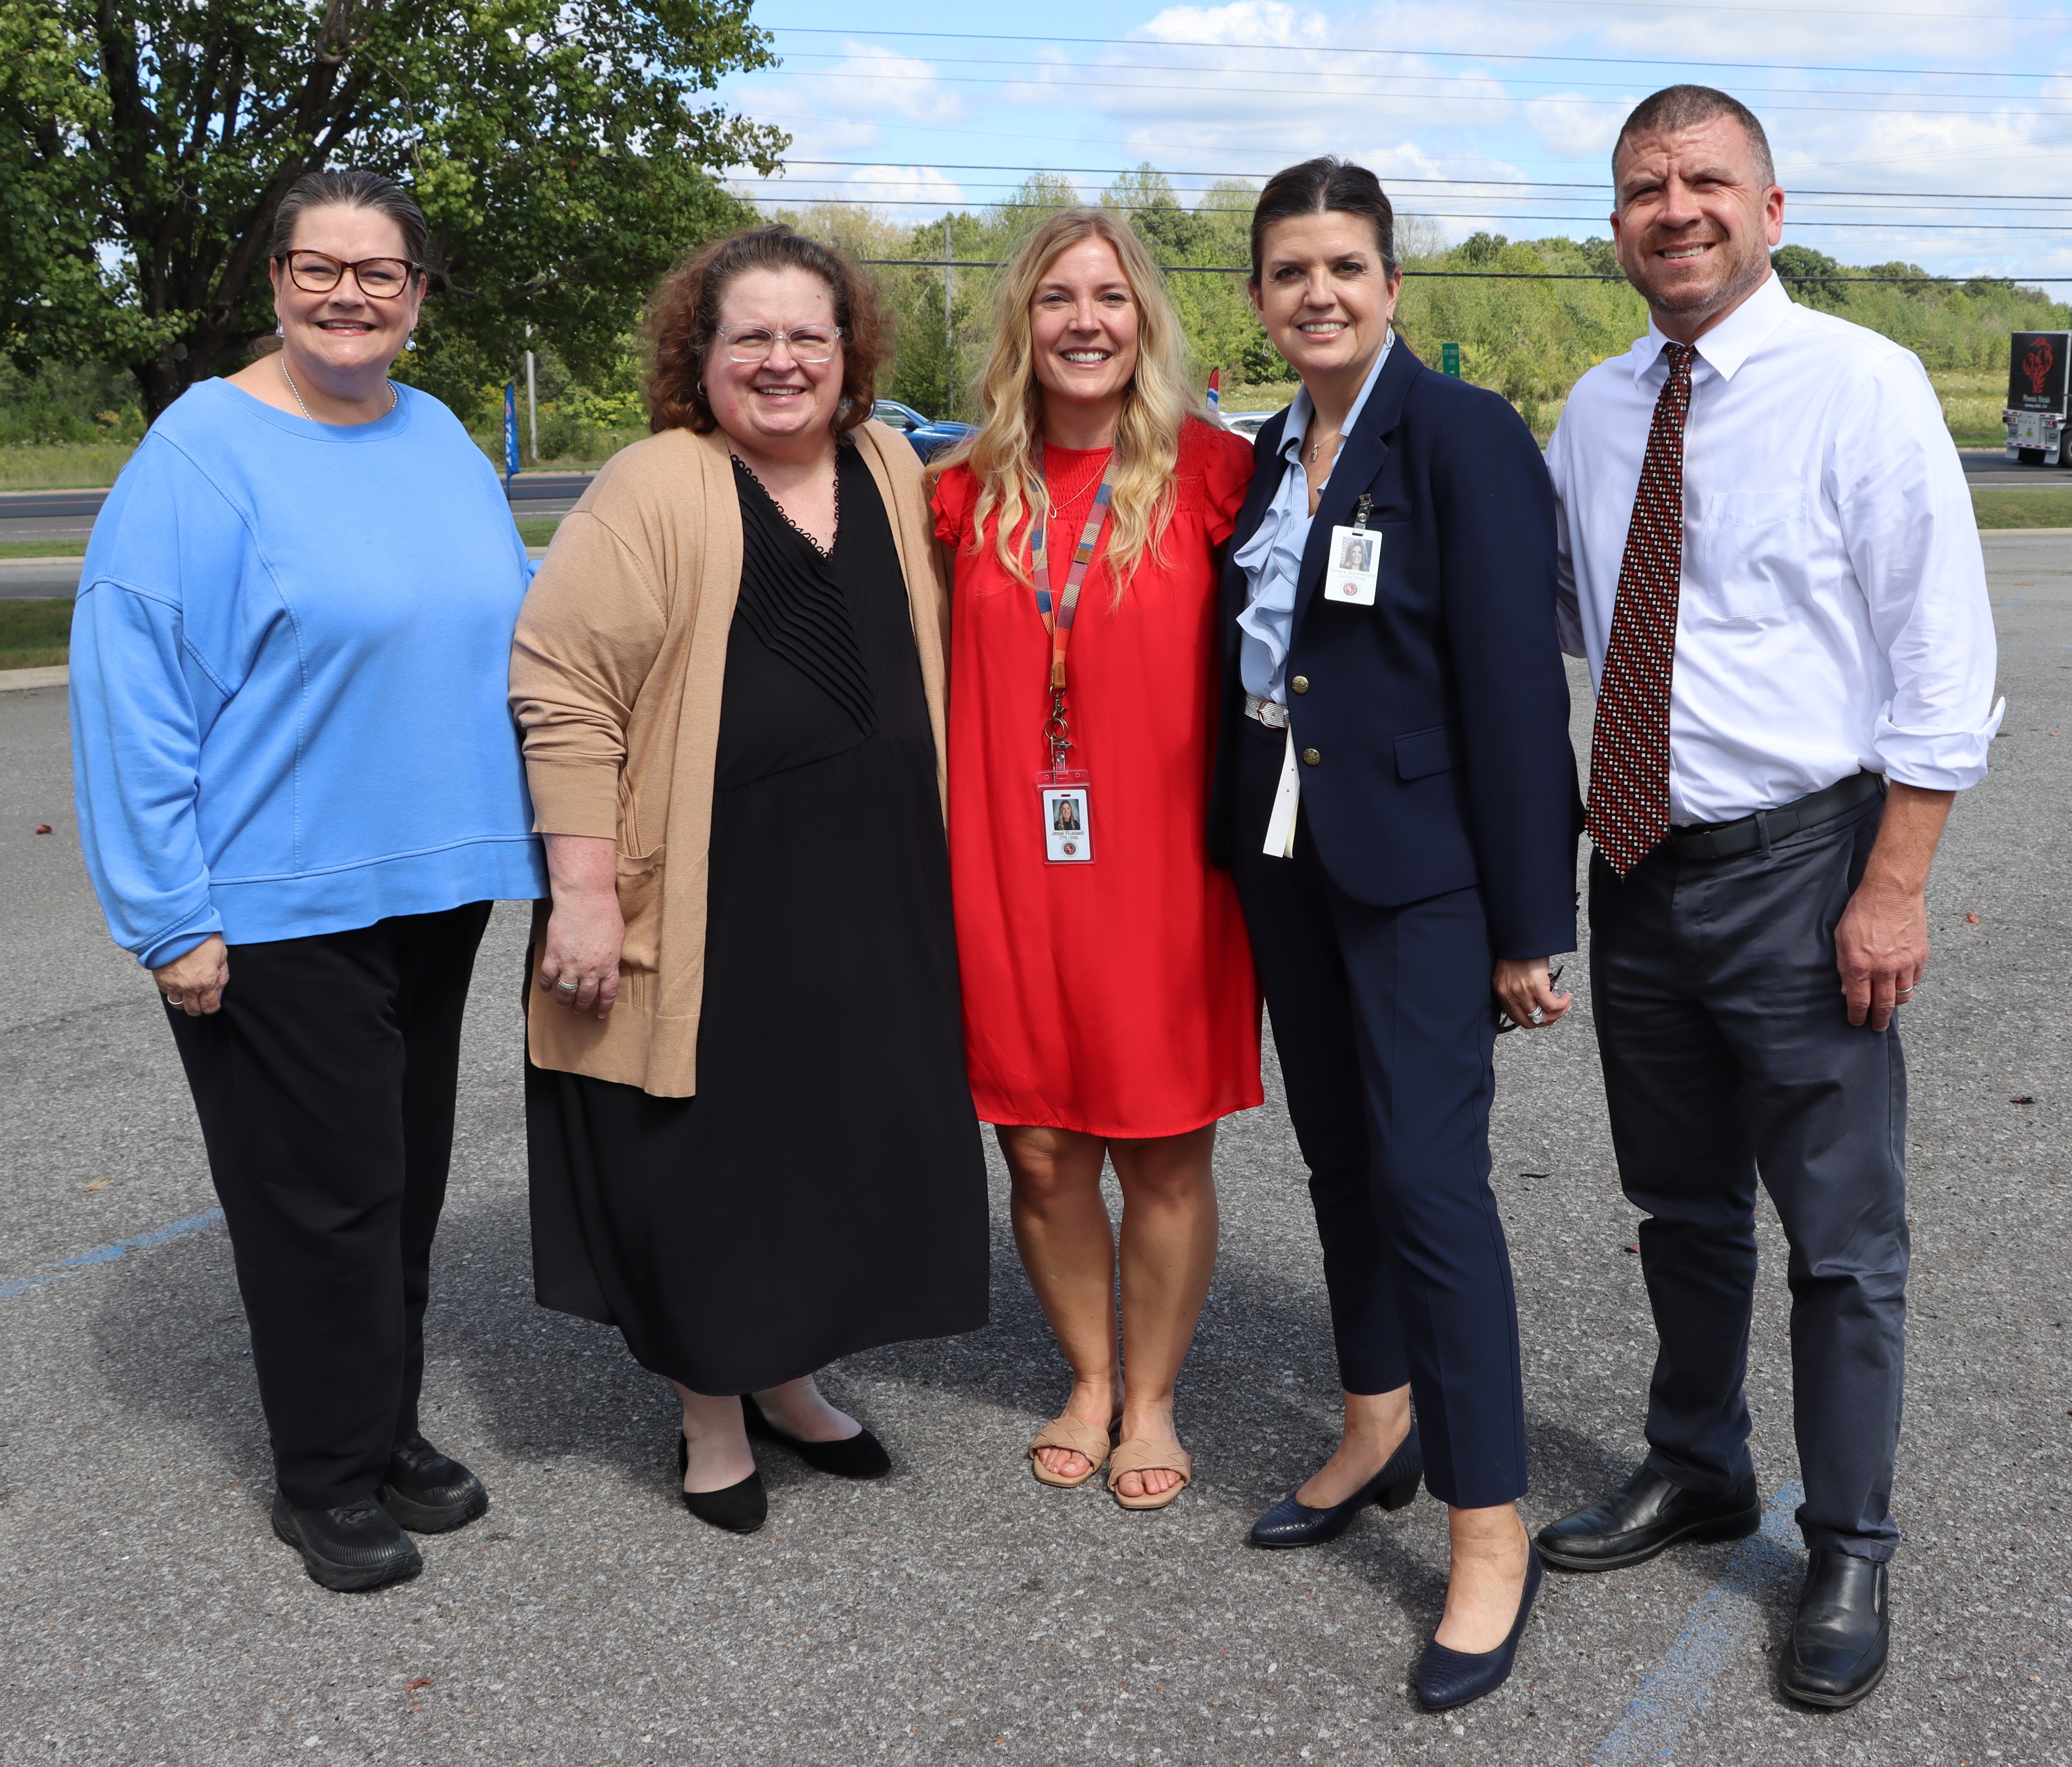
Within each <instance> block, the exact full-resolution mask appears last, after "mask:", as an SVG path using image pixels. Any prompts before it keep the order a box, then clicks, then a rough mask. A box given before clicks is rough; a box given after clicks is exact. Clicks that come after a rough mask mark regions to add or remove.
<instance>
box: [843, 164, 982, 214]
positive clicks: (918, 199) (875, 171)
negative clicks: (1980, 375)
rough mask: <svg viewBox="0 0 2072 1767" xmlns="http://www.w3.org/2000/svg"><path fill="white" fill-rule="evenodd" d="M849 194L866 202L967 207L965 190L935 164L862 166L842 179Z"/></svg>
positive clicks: (844, 192) (846, 193) (844, 191)
mask: <svg viewBox="0 0 2072 1767" xmlns="http://www.w3.org/2000/svg"><path fill="white" fill-rule="evenodd" d="M841 191H842V194H843V195H846V196H857V197H861V199H863V200H864V201H865V202H867V203H941V204H942V205H943V207H944V208H963V207H964V190H963V188H962V187H961V186H960V185H959V184H958V183H957V182H956V179H952V178H947V177H945V176H944V175H943V174H942V173H940V172H939V171H936V170H935V167H934V166H858V167H857V169H856V170H855V171H853V172H852V173H850V174H849V176H848V177H847V178H846V179H843V180H842V183H841Z"/></svg>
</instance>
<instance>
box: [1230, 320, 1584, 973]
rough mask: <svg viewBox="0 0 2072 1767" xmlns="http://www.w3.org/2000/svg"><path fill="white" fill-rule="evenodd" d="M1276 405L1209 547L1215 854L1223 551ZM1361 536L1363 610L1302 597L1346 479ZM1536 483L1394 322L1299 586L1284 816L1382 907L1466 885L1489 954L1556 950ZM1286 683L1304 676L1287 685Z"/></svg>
mask: <svg viewBox="0 0 2072 1767" xmlns="http://www.w3.org/2000/svg"><path fill="white" fill-rule="evenodd" d="M1287 416H1288V414H1287V413H1285V412H1283V413H1281V415H1280V416H1278V417H1275V418H1274V419H1273V420H1272V421H1271V422H1269V423H1268V424H1267V425H1265V426H1264V428H1263V429H1260V432H1259V438H1258V451H1259V461H1260V470H1259V471H1258V473H1257V475H1256V476H1255V477H1254V478H1253V479H1252V491H1251V494H1250V495H1248V497H1247V498H1246V499H1245V503H1244V508H1243V509H1242V510H1241V511H1240V512H1239V515H1238V521H1237V529H1236V532H1235V533H1234V534H1233V535H1232V536H1231V540H1230V541H1229V544H1228V548H1227V551H1226V552H1225V553H1224V565H1223V583H1222V596H1221V603H1222V605H1221V607H1220V609H1219V618H1220V619H1221V621H1222V635H1223V656H1222V661H1223V669H1222V683H1223V686H1222V697H1223V704H1222V706H1221V709H1220V717H1219V724H1218V742H1217V757H1216V767H1215V782H1214V784H1213V787H1212V788H1211V803H1210V809H1209V853H1210V857H1211V858H1212V859H1213V860H1214V861H1215V862H1216V863H1217V864H1219V865H1227V864H1229V862H1230V857H1231V841H1232V838H1233V836H1232V833H1231V829H1232V825H1233V821H1234V816H1233V806H1232V804H1231V791H1232V784H1231V780H1232V774H1233V766H1232V750H1233V745H1234V744H1235V742H1237V741H1239V740H1246V739H1248V738H1246V737H1245V733H1244V731H1243V730H1242V729H1241V728H1240V727H1239V721H1241V720H1242V719H1243V717H1244V681H1243V679H1242V677H1241V676H1240V674H1239V668H1238V648H1239V638H1240V633H1239V628H1238V624H1237V616H1238V615H1239V613H1241V612H1242V611H1243V610H1244V606H1245V603H1246V601H1247V599H1248V588H1247V585H1246V581H1245V574H1244V572H1243V571H1242V570H1240V569H1239V568H1238V566H1237V564H1236V562H1235V555H1236V553H1237V551H1238V549H1239V548H1240V547H1241V546H1243V545H1244V543H1245V542H1246V541H1247V540H1249V539H1250V538H1251V537H1252V534H1253V533H1254V532H1256V529H1257V528H1258V527H1259V524H1260V518H1261V517H1262V516H1264V514H1265V512H1266V509H1267V507H1268V504H1270V503H1272V500H1273V497H1274V494H1275V492H1276V490H1277V489H1278V488H1279V486H1280V483H1281V464H1282V463H1281V460H1280V458H1279V449H1280V446H1281V434H1282V431H1283V429H1284V428H1285V425H1286V422H1287ZM1363 492H1366V493H1367V494H1368V495H1371V497H1372V499H1373V503H1372V506H1371V508H1370V510H1369V512H1368V514H1367V526H1368V527H1369V528H1371V529H1373V530H1375V532H1378V533H1379V534H1380V535H1381V536H1382V544H1381V574H1380V581H1379V590H1378V592H1377V594H1376V596H1375V604H1374V606H1371V607H1361V606H1347V605H1345V604H1343V603H1334V602H1326V601H1325V600H1324V599H1323V598H1322V597H1321V596H1320V595H1319V594H1318V593H1317V590H1318V582H1319V581H1320V580H1321V579H1322V576H1323V573H1324V565H1325V562H1326V554H1327V553H1328V552H1329V549H1330V538H1331V529H1332V528H1334V527H1336V526H1338V525H1340V524H1346V525H1350V523H1351V521H1352V520H1353V509H1354V506H1355V503H1357V502H1358V500H1359V497H1360V495H1361V493H1363ZM1555 544H1556V542H1555V531H1554V487H1553V484H1552V481H1551V480H1550V479H1549V478H1548V473H1547V466H1546V462H1544V460H1543V459H1542V458H1540V449H1539V446H1538V445H1537V444H1536V443H1535V442H1534V441H1533V439H1532V434H1531V431H1530V430H1529V429H1527V428H1526V426H1525V425H1524V423H1523V421H1522V420H1521V419H1520V418H1519V415H1518V413H1516V412H1515V411H1514V410H1513V409H1511V406H1510V405H1509V404H1508V403H1507V401H1504V400H1503V399H1502V398H1500V397H1498V396H1497V395H1496V394H1495V393H1494V392H1486V391H1484V390H1483V389H1482V388H1479V387H1473V386H1470V385H1468V384H1466V383H1465V382H1462V381H1459V380H1453V379H1451V378H1449V376H1445V375H1442V374H1435V373H1433V372H1432V370H1431V369H1429V368H1426V367H1425V366H1424V364H1423V363H1421V362H1420V361H1419V360H1417V358H1416V356H1414V355H1412V354H1411V353H1410V351H1409V349H1408V347H1407V346H1406V345H1405V344H1404V342H1403V340H1402V339H1400V338H1398V339H1396V347H1395V348H1394V349H1393V350H1392V351H1390V352H1389V357H1388V361H1387V364H1386V365H1385V366H1384V367H1383V369H1382V372H1381V377H1380V379H1379V380H1377V381H1376V382H1375V387H1374V390H1373V392H1371V393H1370V394H1369V395H1368V397H1367V404H1366V405H1365V407H1364V408H1363V409H1362V411H1361V413H1360V416H1359V422H1358V424H1357V425H1355V427H1354V429H1353V432H1352V434H1350V435H1349V436H1348V437H1346V439H1345V444H1344V446H1343V447H1342V448H1341V449H1340V450H1339V453H1338V461H1337V463H1336V464H1335V465H1334V466H1333V468H1332V470H1331V477H1330V483H1328V484H1327V485H1326V487H1324V494H1323V496H1322V499H1321V500H1320V501H1319V503H1318V506H1317V515H1316V519H1315V520H1314V521H1313V523H1312V524H1310V528H1309V544H1308V546H1307V548H1306V549H1305V551H1304V553H1303V554H1302V569H1301V578H1300V580H1299V581H1298V583H1297V590H1296V598H1295V617H1294V624H1293V640H1292V643H1291V646H1290V648H1289V658H1288V668H1287V680H1288V683H1289V692H1288V709H1289V719H1290V721H1291V723H1292V725H1293V729H1294V732H1295V746H1296V748H1297V750H1299V751H1301V752H1302V753H1303V754H1304V755H1305V757H1306V756H1307V755H1309V754H1315V755H1316V757H1317V759H1316V762H1315V763H1314V764H1313V765H1308V764H1305V765H1302V766H1301V769H1300V770H1301V780H1302V800H1301V817H1302V819H1303V820H1304V821H1305V822H1306V823H1307V824H1308V825H1309V832H1310V836H1311V838H1312V839H1313V840H1314V841H1315V842H1316V846H1317V853H1318V857H1319V858H1320V859H1322V861H1323V865H1324V869H1326V872H1327V873H1329V874H1330V878H1331V881H1333V882H1334V884H1336V885H1337V886H1338V888H1339V889H1341V890H1343V891H1345V893H1346V894H1347V895H1349V896H1350V897H1352V898H1355V900H1357V901H1359V902H1367V903H1370V904H1371V905H1372V906H1376V907H1385V908H1386V907H1398V906H1402V905H1404V903H1407V902H1421V901H1423V900H1424V898H1427V897H1429V896H1436V895H1438V894H1441V893H1443V892H1445V891H1446V890H1463V889H1466V888H1467V887H1469V886H1470V885H1479V886H1481V890H1482V902H1483V905H1484V910H1485V911H1486V914H1488V917H1489V927H1490V940H1491V943H1492V946H1493V947H1494V952H1495V955H1498V956H1499V957H1517V958H1523V957H1545V956H1548V955H1552V954H1553V953H1554V952H1556V951H1572V950H1573V949H1574V948H1575V945H1576V839H1577V835H1578V834H1579V833H1580V832H1581V828H1582V824H1583V816H1582V805H1581V800H1580V799H1579V798H1578V796H1577V791H1576V758H1575V754H1574V751H1573V750H1572V748H1571V746H1570V745H1569V742H1568V676H1567V674H1566V672H1564V668H1563V665H1562V661H1561V647H1560V639H1558V638H1557V636H1556V631H1555V620H1554V595H1555V575H1556V553H1555ZM1297 677H1300V678H1301V680H1302V681H1303V682H1305V683H1306V686H1305V687H1304V688H1297Z"/></svg>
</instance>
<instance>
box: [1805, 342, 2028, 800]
mask: <svg viewBox="0 0 2072 1767" xmlns="http://www.w3.org/2000/svg"><path fill="white" fill-rule="evenodd" d="M1828 471H1829V472H1830V474H1831V491H1832V493H1833V495H1834V498H1835V501H1836V507H1837V508H1838V509H1839V510H1840V516H1841V525H1842V532H1843V536H1844V543H1845V544H1846V545H1847V547H1848V553H1849V557H1850V561H1851V563H1852V565H1853V566H1854V569H1855V572H1856V580H1857V581H1858V582H1859V583H1860V585H1861V586H1862V588H1863V592H1864V598H1865V599H1866V600H1867V602H1868V604H1869V608H1870V620H1871V627H1872V630H1873V632H1874V633H1875V635H1876V636H1877V642H1878V643H1879V645H1880V646H1881V648H1882V649H1883V651H1884V652H1885V660H1886V661H1887V664H1889V668H1890V670H1891V673H1892V683H1893V688H1892V697H1891V699H1890V701H1889V702H1888V703H1887V704H1886V705H1885V706H1884V707H1883V708H1882V709H1881V711H1880V713H1879V715H1878V718H1877V726H1876V729H1875V732H1874V734H1873V738H1872V740H1873V743H1874V744H1875V746H1876V747H1877V754H1878V756H1879V758H1880V759H1881V762H1883V764H1884V770H1885V776H1886V777H1887V778H1888V779H1891V780H1893V781H1894V782H1895V783H1898V784H1901V785H1911V786H1918V787H1923V788H1925V789H1927V790H1930V791H1963V790H1965V789H1966V788H1967V787H1971V786H1974V785H1976V784H1977V783H1979V780H1981V779H1984V777H1985V775H1986V757H1987V751H1988V748H1989V746H1990V745H1991V744H1992V739H1993V737H1994V735H1995V734H1996V732H1997V731H1998V730H1999V729H2000V718H2001V716H2002V714H2003V713H2004V711H2005V709H2006V702H2005V701H1998V702H1997V703H1996V701H1995V699H1994V697H1993V681H1994V676H1995V672H1996V668H1997V667H1998V664H1999V646H1998V643H1997V642H1996V639H1995V637H1994V635H1993V619H1992V604H1991V602H1990V600H1989V598H1988V594H1987V590H1986V569H1985V557H1984V553H1983V551H1982V550H1981V549H1980V546H1979V529H1978V522H1977V520H1976V518H1975V516H1974V514H1973V512H1972V508H1971V491H1970V489H1969V487H1967V486H1966V484H1965V483H1964V472H1963V463H1962V462H1960V461H1959V459H1958V458H1957V451H1956V449H1955V446H1954V445H1953V444H1952V442H1951V439H1950V433H1949V430H1948V429H1947V426H1946V425H1945V424H1944V423H1943V421H1942V409H1941V406H1940V405H1939V403H1938V401H1937V398H1936V396H1935V392H1934V388H1933V387H1931V386H1930V384H1929V380H1928V376H1927V375H1926V372H1924V371H1923V370H1922V367H1921V365H1920V364H1919V363H1918V361H1916V360H1914V358H1912V357H1911V356H1908V357H1904V358H1896V359H1893V360H1889V361H1887V362H1885V363H1884V364H1880V366H1879V368H1877V371H1876V372H1873V374H1871V375H1869V376H1867V377H1866V378H1865V379H1864V380H1863V381H1862V382H1861V383H1860V384H1859V385H1858V387H1857V388H1856V392H1855V395H1854V396H1853V397H1852V398H1851V400H1850V401H1849V404H1848V409H1847V411H1846V412H1845V413H1844V416H1843V417H1842V419H1841V421H1840V424H1839V425H1838V426H1837V429H1836V441H1835V449H1834V453H1833V454H1832V456H1831V460H1830V463H1829V467H1828Z"/></svg>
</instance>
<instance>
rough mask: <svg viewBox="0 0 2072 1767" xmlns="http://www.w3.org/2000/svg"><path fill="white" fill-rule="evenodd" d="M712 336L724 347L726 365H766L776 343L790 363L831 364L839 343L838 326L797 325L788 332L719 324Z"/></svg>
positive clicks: (840, 334)
mask: <svg viewBox="0 0 2072 1767" xmlns="http://www.w3.org/2000/svg"><path fill="white" fill-rule="evenodd" d="M714 335H716V336H717V338H718V339H719V340H720V342H721V343H723V344H725V345H726V354H727V360H729V361H730V362H767V361H768V360H769V359H770V352H771V351H772V350H774V349H775V348H776V347H777V345H778V343H779V341H780V340H781V341H782V342H783V343H785V344H786V345H787V347H789V348H790V350H791V360H793V361H794V362H809V363H814V364H819V363H822V362H832V361H833V360H834V355H835V349H836V347H837V345H839V344H840V343H841V340H842V331H841V327H840V326H838V325H801V326H796V327H793V328H792V329H791V331H771V329H770V327H768V326H767V325H722V326H720V327H717V328H716V330H715V332H714Z"/></svg>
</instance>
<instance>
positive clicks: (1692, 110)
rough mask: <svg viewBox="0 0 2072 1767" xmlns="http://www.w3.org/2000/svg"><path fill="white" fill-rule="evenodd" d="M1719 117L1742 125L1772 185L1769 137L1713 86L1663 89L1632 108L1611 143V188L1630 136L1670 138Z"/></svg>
mask: <svg viewBox="0 0 2072 1767" xmlns="http://www.w3.org/2000/svg"><path fill="white" fill-rule="evenodd" d="M1715 117H1733V120H1734V121H1736V122H1737V123H1739V124H1740V125H1741V132H1742V133H1743V134H1745V135H1746V136H1747V137H1748V144H1749V152H1750V153H1752V154H1754V155H1755V166H1756V170H1757V171H1759V172H1761V173H1762V181H1763V183H1765V184H1774V183H1776V182H1777V164H1776V162H1775V161H1774V160H1773V159H1771V158H1770V137H1769V136H1767V135H1766V134H1764V133H1763V132H1762V124H1761V123H1759V122H1757V121H1756V117H1755V113H1754V112H1753V111H1752V110H1750V109H1749V107H1748V106H1747V105H1745V104H1743V103H1742V102H1741V100H1740V99H1738V98H1737V97H1734V96H1733V93H1731V92H1721V91H1720V90H1719V88H1717V87H1715V86H1664V87H1663V88H1662V90H1661V91H1659V92H1651V93H1650V94H1649V95H1648V96H1647V97H1645V98H1643V99H1642V100H1641V101H1640V102H1639V103H1638V104H1637V105H1634V107H1633V114H1632V115H1631V116H1630V117H1627V118H1626V121H1625V123H1624V124H1623V125H1622V126H1621V127H1620V129H1619V132H1618V140H1617V141H1615V142H1613V143H1612V181H1613V183H1614V187H1616V185H1617V183H1618V158H1619V150H1621V149H1622V148H1623V147H1624V146H1626V138H1627V137H1628V136H1629V135H1655V134H1660V135H1673V134H1677V133H1678V132H1679V130H1682V129H1697V128H1700V127H1702V126H1703V125H1704V124H1706V123H1708V122H1711V121H1712V120H1713V119H1714V118H1715Z"/></svg>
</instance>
